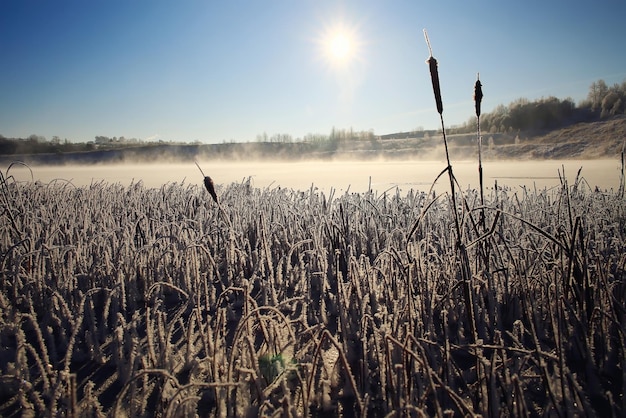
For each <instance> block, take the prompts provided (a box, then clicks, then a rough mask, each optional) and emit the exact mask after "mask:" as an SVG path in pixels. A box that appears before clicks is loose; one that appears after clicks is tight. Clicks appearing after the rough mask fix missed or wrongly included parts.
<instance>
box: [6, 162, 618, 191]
mask: <svg viewBox="0 0 626 418" xmlns="http://www.w3.org/2000/svg"><path fill="white" fill-rule="evenodd" d="M198 163H199V164H200V166H201V167H202V170H203V171H204V173H205V174H206V175H208V176H210V177H211V178H212V179H213V180H214V182H215V185H216V187H217V189H218V192H219V189H220V188H221V187H222V186H225V185H228V184H231V183H233V182H242V181H246V180H247V179H248V178H250V181H251V184H252V185H253V186H254V187H259V188H266V187H270V188H274V187H283V188H291V189H294V190H309V189H310V188H311V187H312V186H313V187H315V188H317V189H319V190H320V191H325V192H328V191H329V190H330V189H331V188H333V189H334V190H335V191H337V192H359V193H361V192H366V191H368V190H369V189H371V190H372V191H374V192H376V193H379V194H380V193H383V192H385V191H389V190H394V191H395V189H396V188H399V189H400V191H401V192H407V191H409V190H410V189H414V190H418V191H428V190H429V189H430V187H431V185H433V182H434V181H435V179H436V178H437V176H438V175H439V174H440V173H441V172H442V170H444V169H445V167H446V164H445V162H443V161H422V160H420V161H413V160H411V161H408V160H407V161H399V160H368V161H357V160H348V161H339V160H333V161H293V162H287V161H275V162H269V161H252V162H243V161H215V160H204V161H203V160H199V161H198ZM452 166H453V171H454V175H455V177H456V179H457V181H458V183H459V185H460V187H461V189H462V190H466V189H468V188H470V189H477V188H478V187H479V183H478V164H477V162H476V161H459V162H453V164H452ZM581 167H582V171H581V173H580V177H581V178H582V180H583V181H584V182H586V184H588V185H589V187H590V188H593V189H595V188H596V187H597V188H599V189H601V190H610V189H613V190H617V189H618V187H619V179H620V166H619V163H618V161H616V160H608V159H606V160H562V161H546V160H537V161H487V162H483V175H484V183H485V188H487V189H489V188H492V187H494V185H495V183H496V182H497V185H498V187H508V188H513V189H515V188H522V187H526V188H529V189H531V190H532V189H534V188H536V189H544V188H552V187H557V186H559V185H560V184H561V181H560V179H559V173H560V174H561V175H563V173H564V175H565V178H566V179H567V180H568V182H569V183H570V184H573V182H574V181H575V180H576V176H577V173H578V170H579V169H580V168H581ZM3 171H4V173H5V174H6V167H5V169H4V170H3ZM31 171H32V176H31ZM8 175H10V176H13V178H14V179H15V180H17V181H33V180H34V181H38V182H41V183H43V184H48V183H51V182H65V183H68V182H69V183H71V184H73V185H74V186H76V187H81V186H89V185H90V184H93V183H99V182H104V183H119V184H121V185H123V186H128V185H130V184H133V183H138V182H142V183H143V185H144V186H145V187H148V188H153V187H157V188H158V187H160V186H162V185H164V184H167V183H183V184H198V185H201V184H202V180H203V178H202V174H201V173H200V172H199V170H198V168H197V167H196V166H195V164H194V162H193V161H189V162H188V163H179V162H178V163H153V164H149V163H133V164H131V163H125V164H90V165H37V164H34V165H29V166H28V167H25V166H21V165H13V166H12V167H11V169H10V170H9V173H8ZM448 189H449V183H448V178H447V175H446V176H442V177H441V178H439V180H438V181H437V183H436V184H435V190H436V191H437V192H442V191H446V190H448Z"/></svg>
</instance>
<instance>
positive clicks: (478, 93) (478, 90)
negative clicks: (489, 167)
mask: <svg viewBox="0 0 626 418" xmlns="http://www.w3.org/2000/svg"><path fill="white" fill-rule="evenodd" d="M482 100H483V89H482V84H481V83H480V74H478V75H477V76H476V84H474V104H475V105H476V136H477V140H478V181H479V183H480V205H481V206H482V207H483V208H482V209H481V211H480V224H481V226H482V228H483V231H484V229H485V209H484V206H485V194H484V190H483V189H484V188H483V157H482V148H483V137H482V135H481V134H480V103H481V102H482Z"/></svg>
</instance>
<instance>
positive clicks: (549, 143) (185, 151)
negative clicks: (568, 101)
mask: <svg viewBox="0 0 626 418" xmlns="http://www.w3.org/2000/svg"><path fill="white" fill-rule="evenodd" d="M397 136H399V135H396V138H395V139H380V138H378V139H375V140H363V141H354V140H353V141H347V140H345V141H321V142H292V143H275V142H251V143H224V144H202V145H184V144H148V145H134V146H126V147H117V148H114V147H110V148H100V149H98V150H94V151H86V152H67V153H54V154H4V155H0V162H2V163H5V164H6V163H10V162H12V161H16V160H20V161H24V162H26V163H37V164H64V163H75V164H95V163H116V162H123V161H138V162H153V161H159V162H163V161H189V160H192V159H195V158H197V159H204V160H210V159H223V160H228V159H234V160H250V159H281V160H303V159H372V158H390V159H423V160H428V159H443V158H444V157H445V151H444V146H443V140H442V136H441V134H432V135H422V137H419V138H415V137H405V138H402V139H397ZM407 136H408V135H407ZM448 141H449V147H448V148H449V151H450V154H451V158H453V159H472V158H476V157H477V154H478V147H477V146H476V135H475V134H457V135H448ZM624 143H626V115H621V116H615V117H613V118H610V119H608V120H603V121H597V122H586V123H578V124H575V125H571V126H568V127H565V128H561V129H556V130H552V131H543V132H520V133H483V158H484V159H485V160H496V159H518V160H519V159H573V158H575V159H596V158H611V157H614V156H615V157H616V156H618V155H619V154H620V152H621V150H622V146H623V144H624Z"/></svg>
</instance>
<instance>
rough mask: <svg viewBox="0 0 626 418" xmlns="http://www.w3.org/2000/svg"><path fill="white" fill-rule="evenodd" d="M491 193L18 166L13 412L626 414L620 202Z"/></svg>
mask: <svg viewBox="0 0 626 418" xmlns="http://www.w3.org/2000/svg"><path fill="white" fill-rule="evenodd" d="M5 179H6V180H5ZM457 190H458V189H457ZM484 192H485V193H484V200H485V204H484V206H481V205H480V196H479V193H478V192H477V191H474V190H468V191H463V193H460V192H457V196H456V202H457V205H458V208H456V211H457V213H458V215H459V216H458V219H459V220H460V230H461V240H460V242H458V239H457V229H456V226H455V221H454V219H455V217H454V212H453V211H454V210H455V208H452V207H451V201H452V199H450V196H449V193H444V194H442V195H433V194H431V193H421V192H409V193H408V194H406V195H401V194H400V193H399V192H398V193H391V194H384V195H376V194H374V193H360V194H344V195H340V196H335V195H334V194H333V193H332V192H331V193H330V194H324V193H321V192H320V191H318V190H316V189H315V188H312V189H310V190H308V191H293V190H288V189H280V188H267V189H259V188H254V187H252V186H251V185H250V184H249V183H248V182H243V183H238V184H231V185H228V186H218V187H217V193H218V195H219V202H220V205H221V209H218V206H217V205H216V204H215V203H214V202H213V200H212V199H211V198H210V196H209V195H208V194H207V193H206V191H205V190H203V188H202V185H200V184H198V185H183V184H166V185H164V186H163V187H161V188H156V189H152V188H144V187H143V185H142V184H141V183H139V184H133V185H131V186H130V187H123V186H120V185H114V184H105V183H97V184H93V185H91V186H89V187H80V188H76V187H74V186H72V185H71V184H70V183H65V182H62V181H57V182H55V183H52V184H49V185H42V184H35V183H16V182H14V181H12V179H11V178H10V177H8V178H7V177H6V176H3V178H2V184H1V187H0V202H1V203H0V208H1V209H2V210H1V214H0V250H1V253H0V269H1V272H2V279H1V281H0V371H1V374H2V377H1V378H2V382H0V388H1V389H0V415H2V416H19V414H28V413H29V412H32V413H33V414H34V415H37V416H103V415H110V416H116V417H117V416H165V417H174V416H194V415H195V414H197V415H198V416H225V415H231V416H232V415H237V416H242V415H247V414H251V415H252V416H254V415H263V416H271V415H278V414H280V413H287V414H291V415H313V416H318V415H322V414H323V413H326V412H330V413H331V414H343V415H346V416H347V415H352V414H356V415H361V416H363V415H365V414H366V413H367V414H368V415H369V416H382V415H386V414H392V415H397V416H400V415H403V416H404V415H412V416H420V415H428V416H432V415H439V416H443V415H447V414H448V412H450V413H454V414H456V415H467V414H481V415H491V416H499V415H504V416H526V415H544V414H547V415H551V416H566V415H567V416H569V415H574V414H579V415H587V416H590V415H594V414H597V415H600V416H609V415H611V414H613V415H614V416H622V415H624V414H625V413H626V405H625V403H626V400H625V399H624V396H623V394H624V379H625V376H626V360H624V359H626V352H625V332H626V308H625V303H624V300H626V281H625V276H624V268H625V262H626V251H625V238H624V235H625V233H626V225H625V223H626V205H625V202H624V200H623V199H622V198H620V197H619V196H618V194H614V193H602V192H599V191H592V190H590V189H589V188H588V187H587V186H586V185H585V184H584V182H581V181H578V180H576V181H575V182H574V184H573V185H568V184H567V182H565V181H563V185H562V187H560V188H557V189H552V190H539V191H534V190H533V191H528V190H521V191H511V190H498V189H487V190H485V191H484ZM483 212H484V214H485V220H484V223H483V222H482V221H481V219H480V214H481V213H483ZM483 224H484V226H483ZM461 249H462V250H461ZM248 416H250V415H248Z"/></svg>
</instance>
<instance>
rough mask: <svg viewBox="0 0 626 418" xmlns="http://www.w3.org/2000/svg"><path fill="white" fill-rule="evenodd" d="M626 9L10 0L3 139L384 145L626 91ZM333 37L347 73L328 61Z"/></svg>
mask: <svg viewBox="0 0 626 418" xmlns="http://www.w3.org/2000/svg"><path fill="white" fill-rule="evenodd" d="M624 16H626V1H624V0H619V1H617V0H599V1H596V2H591V1H578V0H574V1H565V0H559V1H552V0H541V1H538V0H529V1H524V2H510V1H499V2H496V1H484V0H476V1H465V0H463V1H461V0H457V1H449V0H443V1H430V2H425V1H419V0H406V1H404V0H387V1H382V0H378V1H374V0H361V1H325V0H316V1H308V0H284V1H283V0H264V1H260V0H259V1H238V0H233V1H209V0H202V1H200V0H198V1H193V0H180V1H161V0H106V1H105V0H90V1H85V0H80V1H78V0H76V1H70V0H55V1H51V0H45V1H44V0H41V1H39V0H0V134H2V135H4V136H7V137H26V136H29V135H31V134H37V135H43V136H45V137H47V138H48V139H50V138H52V136H59V137H60V138H62V139H64V138H67V139H68V140H70V141H75V142H78V141H81V142H82V141H90V140H93V139H94V137H95V136H96V135H104V136H110V137H113V136H125V137H128V138H130V137H135V138H141V139H162V140H166V141H167V140H173V141H195V140H199V141H202V142H207V143H217V142H222V141H231V140H234V141H242V142H245V141H254V140H256V136H257V135H258V134H261V133H263V132H266V133H267V134H268V135H269V136H272V135H273V134H277V133H288V134H291V135H292V136H293V137H294V138H298V137H302V136H304V135H306V134H308V133H324V134H327V133H329V132H330V131H331V129H332V128H333V127H335V128H338V129H349V128H352V129H354V130H357V131H360V130H370V129H371V130H374V132H375V133H376V134H385V133H391V132H398V131H408V130H412V129H415V128H418V127H422V128H426V129H435V128H437V127H438V125H439V118H438V115H437V113H436V109H435V103H434V99H433V93H432V89H431V85H430V78H429V73H428V66H427V65H426V63H425V60H426V59H427V58H428V49H427V46H426V43H425V41H424V36H423V29H427V30H428V34H429V37H430V41H431V44H432V47H433V55H434V56H435V58H437V60H438V61H439V73H440V79H441V86H442V96H443V105H444V119H445V121H446V124H448V125H454V124H459V123H462V122H464V121H466V120H468V119H469V117H470V116H471V115H472V114H473V102H472V94H473V85H474V81H475V79H476V74H477V73H478V72H480V77H481V81H482V84H483V92H484V95H485V97H484V99H483V111H484V112H488V111H490V110H492V109H493V108H494V107H495V106H497V105H498V104H508V103H510V102H511V101H513V100H515V99H517V98H520V97H525V98H528V99H531V100H532V99H537V98H540V97H547V96H551V95H553V96H557V97H559V98H566V97H571V98H572V99H574V100H575V101H576V102H578V101H579V100H581V99H583V98H585V97H586V95H587V91H588V88H589V85H590V84H591V83H592V82H593V81H597V80H599V79H604V80H605V81H606V82H607V84H609V85H612V84H614V83H621V82H622V81H624V80H625V79H626V54H624V52H623V49H624V44H625V41H626V33H625V32H624V30H623V24H624ZM337 27H341V28H343V30H344V31H345V32H346V33H348V34H349V37H351V38H352V44H353V49H352V51H353V53H352V55H351V59H349V60H347V61H346V62H345V63H342V64H340V63H338V62H336V61H334V60H332V59H330V58H329V57H328V53H327V52H328V51H327V50H328V48H329V47H328V45H327V42H326V41H325V40H326V38H327V37H328V36H329V34H331V33H334V31H335V30H336V28H337Z"/></svg>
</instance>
